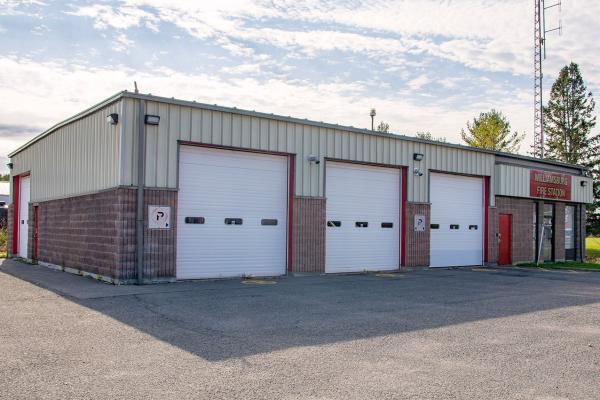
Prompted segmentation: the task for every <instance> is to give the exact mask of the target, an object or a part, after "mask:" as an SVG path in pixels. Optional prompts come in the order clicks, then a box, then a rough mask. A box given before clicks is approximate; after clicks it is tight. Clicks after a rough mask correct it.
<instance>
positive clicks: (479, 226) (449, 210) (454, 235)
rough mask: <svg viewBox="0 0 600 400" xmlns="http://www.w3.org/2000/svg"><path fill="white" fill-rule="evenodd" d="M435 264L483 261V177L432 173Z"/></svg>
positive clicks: (432, 257) (440, 265) (452, 264)
mask: <svg viewBox="0 0 600 400" xmlns="http://www.w3.org/2000/svg"><path fill="white" fill-rule="evenodd" d="M430 199H431V261H430V264H431V266H432V267H450V266H465V265H481V264H482V261H483V232H484V230H483V179H482V178H473V177H466V176H459V175H449V174H433V173H432V174H431V181H430Z"/></svg>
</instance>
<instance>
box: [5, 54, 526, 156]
mask: <svg viewBox="0 0 600 400" xmlns="http://www.w3.org/2000/svg"><path fill="white" fill-rule="evenodd" d="M0 70H2V71H3V74H2V75H0V92H1V93H2V94H3V96H1V97H0V120H1V121H4V123H6V124H19V123H21V122H22V121H28V123H29V124H31V125H34V126H40V127H48V126H50V125H52V124H54V123H56V122H58V121H60V120H62V119H64V118H67V117H69V116H70V115H73V114H75V113H77V112H79V111H81V110H82V109H85V108H87V107H89V106H90V105H91V104H94V103H96V102H98V101H99V100H101V99H103V98H106V97H109V96H110V95H112V94H114V93H116V92H118V91H120V90H123V89H125V88H130V89H131V88H132V82H133V81H134V80H136V81H137V82H138V85H139V86H140V90H141V91H142V92H144V93H147V92H151V93H156V94H159V95H162V96H166V97H171V96H173V97H176V98H182V99H188V100H197V101H200V102H207V103H211V104H212V103H216V104H221V105H225V106H236V107H238V108H247V109H256V110H258V111H264V112H273V113H276V114H282V115H292V116H296V117H300V118H309V119H314V120H319V121H327V122H333V123H340V124H342V125H354V126H357V127H367V126H368V124H369V116H368V110H369V109H370V108H372V107H375V108H377V111H378V118H381V119H382V120H384V121H386V122H388V123H390V125H391V127H392V130H393V131H395V132H400V133H414V132H417V131H431V132H432V133H433V134H435V135H436V136H446V137H448V138H449V140H451V141H455V142H458V141H459V139H458V132H459V131H460V129H461V128H462V127H463V126H464V125H465V123H466V121H467V120H469V119H470V118H471V117H472V116H473V115H476V114H477V113H479V111H481V110H485V109H488V108H491V107H494V106H497V104H494V103H485V102H484V103H479V104H476V105H473V106H465V107H464V108H461V109H457V108H456V107H454V106H452V105H446V104H443V103H438V102H431V104H428V105H417V104H414V103H413V102H412V101H411V99H410V98H408V97H400V96H399V97H389V98H381V97H380V94H379V93H377V92H373V91H370V90H369V88H368V86H367V85H366V84H365V83H362V82H342V81H340V82H332V83H324V84H313V83H311V82H308V81H297V80H295V81H290V80H286V79H282V78H272V79H268V80H260V79H256V78H252V77H249V76H245V77H238V76H233V77H232V78H230V79H227V78H224V77H223V76H219V75H211V74H186V73H182V72H178V71H175V70H172V69H169V68H165V67H158V68H155V69H153V70H148V71H146V72H139V71H134V70H132V69H130V68H128V67H125V66H122V65H117V66H112V67H103V68H91V67H89V66H83V65H70V64H68V63H60V62H34V61H31V60H28V59H17V58H0ZM199 94H201V95H200V96H201V97H199ZM232 99H235V100H232ZM31 110H36V112H35V113H32V112H31ZM502 110H503V111H504V112H505V113H506V114H507V115H508V116H509V117H510V118H511V121H513V125H514V126H515V127H516V128H519V129H521V127H522V126H524V125H523V124H522V123H521V122H522V121H523V120H525V121H527V124H528V123H529V118H528V116H529V108H528V107H524V105H523V103H522V101H521V100H520V99H518V98H517V99H515V100H514V101H512V102H511V101H510V99H506V101H504V100H503V102H502ZM521 130H522V129H521ZM14 147H15V143H14V141H11V142H7V141H6V140H5V139H0V148H2V149H3V150H2V152H1V153H3V154H6V153H8V152H9V151H11V150H13V149H14Z"/></svg>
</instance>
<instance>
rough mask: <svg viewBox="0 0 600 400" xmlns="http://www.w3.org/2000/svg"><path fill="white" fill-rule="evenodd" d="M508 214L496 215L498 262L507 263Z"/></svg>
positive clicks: (508, 258)
mask: <svg viewBox="0 0 600 400" xmlns="http://www.w3.org/2000/svg"><path fill="white" fill-rule="evenodd" d="M510 224H511V215H510V214H499V216H498V232H499V235H498V264H499V265H509V264H510V262H511V256H510V228H511V227H510Z"/></svg>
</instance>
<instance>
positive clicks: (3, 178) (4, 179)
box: [0, 174, 10, 182]
mask: <svg viewBox="0 0 600 400" xmlns="http://www.w3.org/2000/svg"><path fill="white" fill-rule="evenodd" d="M8 181H10V174H0V182H8Z"/></svg>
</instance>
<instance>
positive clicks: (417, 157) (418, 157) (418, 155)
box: [413, 153, 425, 161]
mask: <svg viewBox="0 0 600 400" xmlns="http://www.w3.org/2000/svg"><path fill="white" fill-rule="evenodd" d="M424 157H425V156H424V155H423V154H421V153H414V154H413V160H415V161H422V160H423V158H424Z"/></svg>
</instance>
